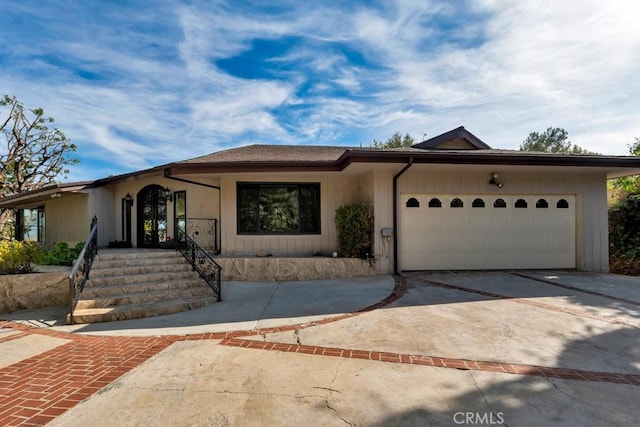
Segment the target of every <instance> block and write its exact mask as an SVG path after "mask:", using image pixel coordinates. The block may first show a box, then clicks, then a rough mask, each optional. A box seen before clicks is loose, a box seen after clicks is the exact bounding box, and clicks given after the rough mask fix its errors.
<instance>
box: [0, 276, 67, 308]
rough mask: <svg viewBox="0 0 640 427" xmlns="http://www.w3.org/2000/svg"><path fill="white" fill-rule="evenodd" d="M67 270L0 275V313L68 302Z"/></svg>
mask: <svg viewBox="0 0 640 427" xmlns="http://www.w3.org/2000/svg"><path fill="white" fill-rule="evenodd" d="M68 274H69V273H68V272H60V271H58V272H52V273H30V274H6V275H0V313H11V312H13V311H17V310H26V309H32V308H42V307H54V306H61V305H67V304H68V303H69V282H68V280H67V275H68Z"/></svg>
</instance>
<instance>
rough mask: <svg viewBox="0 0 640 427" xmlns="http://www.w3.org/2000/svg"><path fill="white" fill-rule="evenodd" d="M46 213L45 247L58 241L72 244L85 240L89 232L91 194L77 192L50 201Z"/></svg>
mask: <svg viewBox="0 0 640 427" xmlns="http://www.w3.org/2000/svg"><path fill="white" fill-rule="evenodd" d="M44 214H45V239H46V242H45V247H47V248H51V247H53V245H54V244H56V243H58V242H66V243H69V245H70V246H73V245H75V244H76V243H79V242H83V241H84V240H85V239H86V238H87V235H88V234H89V225H90V222H91V219H90V217H89V196H88V195H87V194H77V195H73V196H69V197H64V198H59V199H53V200H51V201H48V202H47V203H46V205H45V208H44Z"/></svg>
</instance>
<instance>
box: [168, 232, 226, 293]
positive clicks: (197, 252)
mask: <svg viewBox="0 0 640 427" xmlns="http://www.w3.org/2000/svg"><path fill="white" fill-rule="evenodd" d="M177 248H178V252H180V253H181V254H182V256H184V257H185V258H186V259H187V261H189V264H191V266H192V267H193V271H197V272H198V274H200V277H202V279H203V280H204V281H205V282H207V285H209V287H210V288H211V289H213V292H215V294H216V296H217V297H218V301H222V288H221V286H220V276H221V274H222V273H221V272H222V267H221V266H220V264H218V263H217V262H215V260H214V259H213V258H212V257H211V255H209V253H208V252H207V251H205V250H204V249H202V248H201V247H200V245H198V244H197V243H196V242H195V241H194V240H193V239H192V238H191V237H189V236H184V240H183V241H182V242H179V243H178V246H177Z"/></svg>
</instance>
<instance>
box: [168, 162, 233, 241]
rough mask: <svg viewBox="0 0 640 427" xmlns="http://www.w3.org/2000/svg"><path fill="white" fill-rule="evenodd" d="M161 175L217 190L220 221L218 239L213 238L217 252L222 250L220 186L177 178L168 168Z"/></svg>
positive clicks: (216, 237)
mask: <svg viewBox="0 0 640 427" xmlns="http://www.w3.org/2000/svg"><path fill="white" fill-rule="evenodd" d="M163 175H164V177H165V178H167V179H172V180H174V181H180V182H186V183H187V184H194V185H200V186H202V187H208V188H213V189H214V190H218V218H219V222H220V224H219V226H218V234H219V235H220V239H218V236H214V238H215V239H216V246H217V248H218V253H220V252H222V195H221V194H220V193H221V191H220V187H219V186H217V185H213V184H206V183H204V182H197V181H192V180H190V179H184V178H177V177H175V176H171V171H170V170H169V169H165V170H164V171H163ZM218 242H219V243H220V245H218Z"/></svg>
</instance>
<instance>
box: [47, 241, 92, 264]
mask: <svg viewBox="0 0 640 427" xmlns="http://www.w3.org/2000/svg"><path fill="white" fill-rule="evenodd" d="M82 246H84V242H80V243H78V244H77V245H75V246H74V247H70V246H69V244H68V243H66V242H58V243H56V244H55V245H54V246H53V248H52V249H51V250H50V251H48V252H45V253H44V254H43V255H42V256H39V257H38V258H36V262H37V263H38V264H42V265H67V266H71V265H73V262H74V261H75V259H76V258H78V255H79V254H80V251H81V250H82Z"/></svg>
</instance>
